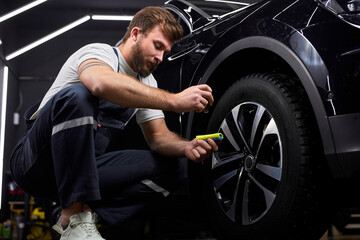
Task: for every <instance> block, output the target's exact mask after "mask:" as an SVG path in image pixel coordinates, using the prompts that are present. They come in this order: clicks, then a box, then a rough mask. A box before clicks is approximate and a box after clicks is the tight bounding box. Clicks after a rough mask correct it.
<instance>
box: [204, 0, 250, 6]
mask: <svg viewBox="0 0 360 240" xmlns="http://www.w3.org/2000/svg"><path fill="white" fill-rule="evenodd" d="M205 1H206V2H219V3H231V4H239V5H246V6H248V5H250V4H249V3H244V2H234V1H226V0H205Z"/></svg>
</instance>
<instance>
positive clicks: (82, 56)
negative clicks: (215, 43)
mask: <svg viewBox="0 0 360 240" xmlns="http://www.w3.org/2000/svg"><path fill="white" fill-rule="evenodd" d="M115 50H116V51H117V53H118V56H116V54H115V52H114V50H113V47H112V46H110V45H108V44H103V43H92V44H89V45H86V46H84V47H82V48H80V49H79V50H78V51H76V52H75V53H73V54H72V55H71V56H70V57H69V58H68V59H67V61H66V62H65V64H64V65H63V66H62V68H61V70H60V72H59V74H58V76H57V77H56V79H55V81H54V83H53V84H52V86H51V87H50V89H49V90H48V92H47V93H46V94H45V96H44V98H43V99H42V101H41V103H40V106H39V108H38V110H37V111H36V112H35V113H34V114H33V115H32V116H31V119H35V118H36V117H37V115H38V114H39V112H40V110H41V109H42V108H43V107H44V105H45V104H46V103H47V102H48V101H49V100H50V99H51V98H52V97H53V96H54V95H55V94H56V93H57V92H59V91H60V90H62V89H64V88H66V87H68V86H71V85H74V84H79V83H81V81H80V80H79V76H78V72H77V70H78V68H79V66H80V64H81V63H82V62H84V61H85V60H87V59H91V58H96V59H99V60H101V61H103V62H106V63H107V64H108V65H109V66H110V67H111V68H112V69H113V70H114V71H115V72H117V71H118V69H119V72H120V73H124V74H126V75H129V76H132V77H134V78H136V76H137V73H136V72H134V71H133V70H132V69H131V68H130V66H129V65H128V64H127V62H126V61H125V59H124V57H123V56H122V55H121V52H120V51H119V49H118V48H117V47H115ZM118 64H119V65H118ZM139 79H140V81H141V82H142V83H144V84H146V85H148V86H151V87H157V82H156V80H155V78H154V76H153V75H152V74H150V75H149V76H148V77H145V78H142V77H139ZM158 118H164V113H163V112H162V111H161V110H157V109H147V108H140V109H137V112H136V121H137V123H138V124H140V123H144V122H147V121H151V120H154V119H158Z"/></svg>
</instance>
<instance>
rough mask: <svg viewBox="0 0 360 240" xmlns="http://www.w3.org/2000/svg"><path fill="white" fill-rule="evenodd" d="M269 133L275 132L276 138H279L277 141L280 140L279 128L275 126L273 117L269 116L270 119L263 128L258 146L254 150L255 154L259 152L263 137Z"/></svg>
mask: <svg viewBox="0 0 360 240" xmlns="http://www.w3.org/2000/svg"><path fill="white" fill-rule="evenodd" d="M271 134H276V135H277V137H278V139H279V142H280V136H279V130H278V128H277V126H276V123H275V121H274V119H273V118H271V120H270V121H269V124H268V125H267V126H266V128H265V131H264V133H263V135H262V137H261V140H260V144H259V146H258V148H257V150H256V155H258V154H259V151H260V149H261V145H262V144H263V142H264V139H265V137H266V136H267V135H271Z"/></svg>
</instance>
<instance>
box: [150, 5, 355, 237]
mask: <svg viewBox="0 0 360 240" xmlns="http://www.w3.org/2000/svg"><path fill="white" fill-rule="evenodd" d="M164 7H165V8H166V9H168V10H169V11H171V12H172V13H173V15H174V16H175V17H176V18H177V19H178V21H179V22H180V23H181V25H182V26H183V29H184V36H183V38H182V39H181V40H179V41H177V42H176V43H175V44H174V46H173V47H172V50H171V52H170V53H169V54H168V55H167V56H166V57H164V60H163V62H162V63H161V64H160V65H159V67H158V69H157V71H155V72H154V75H155V77H156V79H157V80H158V83H159V87H160V88H163V89H166V90H168V91H171V92H179V91H181V90H183V89H185V88H187V87H189V86H193V85H197V84H208V85H209V86H210V87H211V88H212V91H213V95H214V98H215V102H214V104H213V106H210V107H209V113H196V112H190V113H182V114H176V113H170V112H166V121H167V124H168V126H169V128H170V129H171V130H174V131H177V132H179V133H180V134H181V135H182V136H183V137H185V138H187V139H193V138H194V137H195V136H196V135H199V134H208V133H216V132H220V133H222V134H223V135H224V139H223V141H222V142H221V144H219V151H218V152H216V153H214V154H213V155H212V157H211V158H209V159H207V160H205V161H204V162H203V163H202V164H193V163H191V162H188V163H187V166H186V167H187V176H188V180H189V181H188V182H189V192H190V194H191V197H192V199H194V202H195V204H197V205H198V206H201V207H203V212H204V213H205V214H206V217H205V218H206V219H207V220H209V222H210V224H211V226H212V229H213V230H214V232H216V233H217V235H218V237H219V239H227V240H228V239H256V240H259V239H320V237H321V236H322V235H323V234H324V233H325V231H326V230H327V229H328V227H329V225H330V224H331V223H332V221H333V219H334V218H333V217H334V215H335V213H336V212H337V211H338V210H339V209H341V208H343V207H344V206H352V204H354V203H355V202H356V201H358V200H356V201H355V199H358V198H356V196H357V195H358V194H354V192H355V191H358V187H357V186H358V183H359V181H358V180H359V173H360V104H359V99H358V98H357V97H358V94H359V92H360V30H359V28H360V17H359V16H360V15H359V10H360V3H359V2H358V1H353V0H301V1H298V0H264V1H263V0H243V1H237V0H232V1H225V0H206V1H199V0H170V1H167V2H166V4H165V5H164ZM342 190H344V191H342ZM345 190H346V191H345ZM347 193H348V194H350V195H348V196H350V198H348V197H346V195H345V194H347ZM346 199H350V200H354V201H353V202H354V203H353V202H351V201H344V200H346Z"/></svg>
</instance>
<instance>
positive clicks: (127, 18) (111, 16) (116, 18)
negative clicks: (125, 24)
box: [91, 15, 134, 21]
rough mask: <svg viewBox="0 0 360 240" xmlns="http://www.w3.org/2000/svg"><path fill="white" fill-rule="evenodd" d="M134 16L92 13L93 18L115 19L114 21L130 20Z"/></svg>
mask: <svg viewBox="0 0 360 240" xmlns="http://www.w3.org/2000/svg"><path fill="white" fill-rule="evenodd" d="M133 17H134V16H125V15H124V16H121V15H93V16H91V18H92V19H93V20H115V21H131V20H132V19H133Z"/></svg>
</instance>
